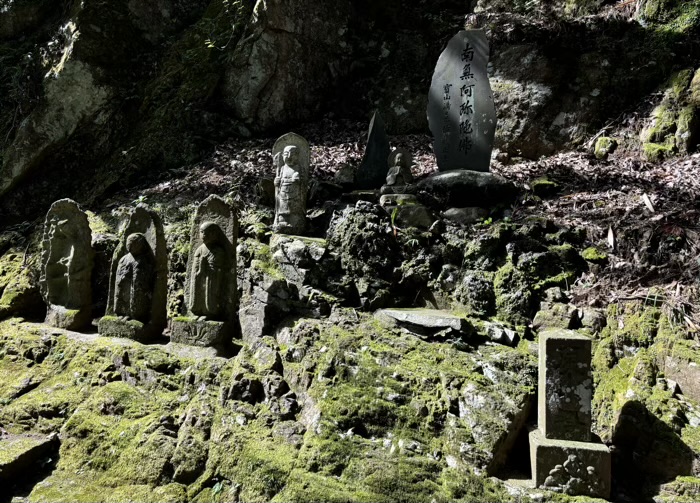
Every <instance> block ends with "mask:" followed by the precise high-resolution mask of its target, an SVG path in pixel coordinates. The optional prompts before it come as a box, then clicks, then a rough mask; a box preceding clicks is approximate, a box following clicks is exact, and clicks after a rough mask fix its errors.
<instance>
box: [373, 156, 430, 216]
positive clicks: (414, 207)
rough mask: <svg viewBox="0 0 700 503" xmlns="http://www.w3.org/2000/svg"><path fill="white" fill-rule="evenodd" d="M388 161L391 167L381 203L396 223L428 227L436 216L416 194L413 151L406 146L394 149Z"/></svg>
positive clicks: (383, 188) (383, 187)
mask: <svg viewBox="0 0 700 503" xmlns="http://www.w3.org/2000/svg"><path fill="white" fill-rule="evenodd" d="M388 163H389V166H390V168H389V172H388V173H387V177H386V184H385V185H382V189H381V193H382V197H381V198H380V199H379V204H380V205H381V206H382V207H383V208H384V209H385V210H386V211H387V213H389V215H391V216H392V222H393V223H394V224H395V225H397V226H399V227H418V228H421V229H428V228H429V227H430V226H431V225H432V224H433V222H434V221H435V217H434V215H433V214H432V213H431V212H430V210H429V209H428V208H426V207H425V206H423V205H422V204H420V203H419V202H418V199H417V198H416V196H415V195H414V194H415V192H416V186H415V185H414V184H413V174H412V173H411V165H412V164H413V158H412V156H411V153H410V152H409V151H408V150H406V149H405V148H397V149H394V150H393V151H392V152H391V154H389V160H388Z"/></svg>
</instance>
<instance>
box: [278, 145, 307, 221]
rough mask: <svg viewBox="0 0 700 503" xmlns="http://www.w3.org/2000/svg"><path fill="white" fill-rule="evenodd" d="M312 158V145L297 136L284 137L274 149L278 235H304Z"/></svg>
mask: <svg viewBox="0 0 700 503" xmlns="http://www.w3.org/2000/svg"><path fill="white" fill-rule="evenodd" d="M309 155H310V154H309V143H308V142H307V141H306V140H305V139H304V138H302V137H301V136H299V135H298V134H295V133H287V134H286V135H284V136H281V137H280V138H279V139H278V140H277V141H276V142H275V145H274V146H273V147H272V156H273V159H274V161H275V167H276V176H275V180H274V183H275V221H274V224H273V230H274V231H275V232H279V233H284V234H301V233H303V232H304V228H305V227H306V194H307V191H308V184H309Z"/></svg>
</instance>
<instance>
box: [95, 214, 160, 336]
mask: <svg viewBox="0 0 700 503" xmlns="http://www.w3.org/2000/svg"><path fill="white" fill-rule="evenodd" d="M167 260H168V259H167V251H166V248H165V233H164V231H163V224H162V223H161V221H160V217H159V216H158V214H157V213H155V212H154V211H152V210H149V209H148V208H147V207H146V206H145V205H138V206H137V207H136V208H134V209H132V210H131V212H130V213H129V215H128V216H127V218H126V220H125V221H124V222H123V225H122V231H121V238H120V242H119V245H118V246H117V249H116V250H115V251H114V255H113V256H112V266H111V269H110V278H109V297H108V300H107V309H106V313H105V316H104V317H102V318H101V319H100V321H99V323H98V330H99V332H100V335H105V336H111V337H126V338H129V339H135V340H139V341H142V342H146V341H148V340H151V339H153V338H156V337H158V336H159V335H161V333H162V332H163V329H164V328H165V324H166V301H167V285H168V277H167V275H168V263H167Z"/></svg>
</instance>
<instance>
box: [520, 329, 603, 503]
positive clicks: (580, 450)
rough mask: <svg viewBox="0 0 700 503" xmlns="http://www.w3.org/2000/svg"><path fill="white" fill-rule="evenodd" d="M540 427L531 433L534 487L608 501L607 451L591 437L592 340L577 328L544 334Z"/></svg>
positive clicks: (539, 397) (540, 373) (540, 382)
mask: <svg viewBox="0 0 700 503" xmlns="http://www.w3.org/2000/svg"><path fill="white" fill-rule="evenodd" d="M538 388H539V389H538V410H537V413H538V422H539V425H538V426H539V427H538V428H537V429H535V430H533V431H531V432H530V461H531V465H532V477H533V479H534V481H535V487H543V488H545V489H549V490H552V491H556V492H562V493H565V494H568V495H572V496H573V495H580V496H591V497H596V498H605V499H607V498H608V497H609V496H610V479H611V473H610V472H611V460H610V451H609V450H608V448H607V447H606V446H605V445H603V444H601V443H598V442H592V441H591V440H592V438H591V398H592V395H593V379H592V376H591V339H589V338H588V337H586V336H583V335H580V334H578V333H577V332H575V331H573V330H550V331H545V332H542V333H541V334H540V346H539V385H538Z"/></svg>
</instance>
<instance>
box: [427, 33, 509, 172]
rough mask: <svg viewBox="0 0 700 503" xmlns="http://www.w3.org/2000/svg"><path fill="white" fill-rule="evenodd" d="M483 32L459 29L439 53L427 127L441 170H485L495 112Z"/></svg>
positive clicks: (489, 161)
mask: <svg viewBox="0 0 700 503" xmlns="http://www.w3.org/2000/svg"><path fill="white" fill-rule="evenodd" d="M488 60H489V44H488V41H487V39H486V34H485V33H484V31H483V30H462V31H460V32H459V33H457V34H456V35H455V36H454V37H452V39H451V40H450V41H449V42H448V44H447V47H446V48H445V50H444V51H443V52H442V54H440V58H439V59H438V62H437V65H436V66H435V71H434V73H433V78H432V82H431V84H430V93H429V95H428V124H429V126H430V131H431V132H432V133H433V137H434V139H435V156H436V158H437V165H438V169H439V170H440V171H448V170H453V169H470V170H474V171H489V166H490V164H491V150H492V149H493V140H494V135H495V133H496V108H495V106H494V103H493V94H492V92H491V85H490V84H489V78H488V75H487V73H486V67H487V64H488Z"/></svg>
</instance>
